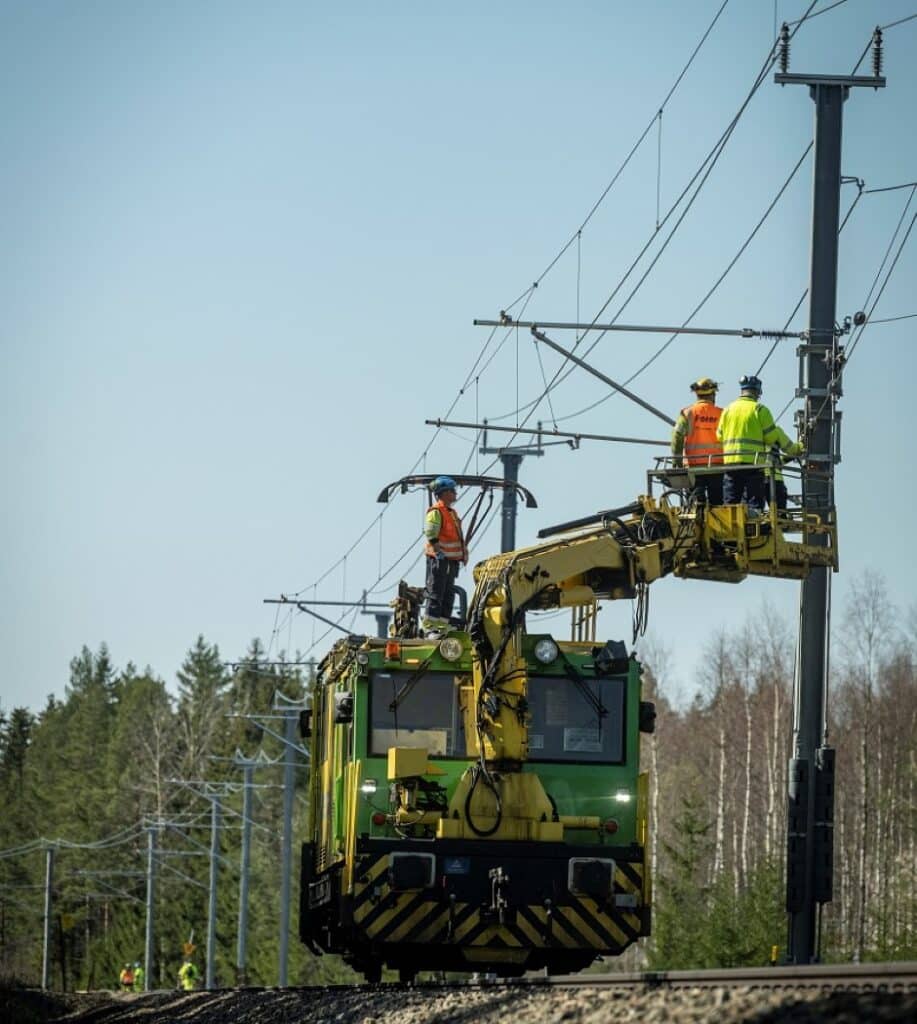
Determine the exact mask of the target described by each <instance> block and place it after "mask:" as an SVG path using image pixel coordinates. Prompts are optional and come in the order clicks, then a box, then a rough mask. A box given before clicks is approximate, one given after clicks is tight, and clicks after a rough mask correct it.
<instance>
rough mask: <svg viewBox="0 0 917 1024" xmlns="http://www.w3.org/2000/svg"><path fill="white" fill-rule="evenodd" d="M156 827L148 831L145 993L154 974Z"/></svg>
mask: <svg viewBox="0 0 917 1024" xmlns="http://www.w3.org/2000/svg"><path fill="white" fill-rule="evenodd" d="M155 883H156V826H155V825H149V826H148V827H147V830H146V934H145V936H144V940H145V941H144V943H143V991H144V992H149V991H150V983H151V977H150V975H151V974H152V972H153V915H154V912H155V908H156V900H155V892H156V890H155Z"/></svg>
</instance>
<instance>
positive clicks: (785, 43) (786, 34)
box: [780, 22, 790, 75]
mask: <svg viewBox="0 0 917 1024" xmlns="http://www.w3.org/2000/svg"><path fill="white" fill-rule="evenodd" d="M789 66H790V26H789V25H788V24H787V23H786V22H784V23H783V24H782V25H781V26H780V71H781V73H782V74H784V75H785V74H786V72H787V68H789Z"/></svg>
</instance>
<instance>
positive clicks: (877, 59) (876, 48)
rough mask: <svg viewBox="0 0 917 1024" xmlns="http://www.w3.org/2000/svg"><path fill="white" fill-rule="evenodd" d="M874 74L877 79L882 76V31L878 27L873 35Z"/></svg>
mask: <svg viewBox="0 0 917 1024" xmlns="http://www.w3.org/2000/svg"><path fill="white" fill-rule="evenodd" d="M872 73H873V75H874V76H875V77H876V78H879V76H880V75H881V74H882V29H881V28H879V26H878V25H876V30H875V32H873V34H872Z"/></svg>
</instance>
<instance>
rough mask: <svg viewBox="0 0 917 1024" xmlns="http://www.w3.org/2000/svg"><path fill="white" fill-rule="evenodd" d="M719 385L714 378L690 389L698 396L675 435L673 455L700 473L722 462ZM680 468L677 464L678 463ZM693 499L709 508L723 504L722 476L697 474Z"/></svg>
mask: <svg viewBox="0 0 917 1024" xmlns="http://www.w3.org/2000/svg"><path fill="white" fill-rule="evenodd" d="M718 387H719V384H717V382H716V381H715V380H713V379H712V378H711V377H701V378H700V379H699V380H696V381H695V382H694V383H693V384H692V385H691V390H692V391H693V392H694V394H695V395H696V396H697V401H696V402H695V403H694V404H693V405H688V406H686V407H685V408H684V409H682V410H681V412H680V413H679V414H678V419H677V420H676V421H675V429H674V430H673V431H672V454H673V455H674V456H676V459H677V457H678V456H680V457H681V460H682V462H683V464H684V465H686V466H695V467H697V468H698V469H701V468H704V467H709V468H713V467H714V466H715V467H717V468H719V467H720V466H721V465H722V462H723V446H722V445H721V444H720V442H719V441H718V440H717V436H716V428H717V426H718V425H719V422H720V416H721V415H722V412H723V410H722V409H721V408H720V407H719V406H718V405H717V404H716V391H717V388H718ZM676 464H677V462H676ZM694 497H695V498H696V499H697V500H698V501H706V502H707V504H708V505H722V504H723V477H722V473H720V472H715V473H698V474H697V475H696V476H695V479H694Z"/></svg>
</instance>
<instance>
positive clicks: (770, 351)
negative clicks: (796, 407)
mask: <svg viewBox="0 0 917 1024" xmlns="http://www.w3.org/2000/svg"><path fill="white" fill-rule="evenodd" d="M862 195H863V190H862V189H859V190H858V191H857V194H856V196H855V197H854V200H853V202H852V203H851V204H850V209H849V210H848V211H847V213H846V214H845V215H844V219H843V221H841V226H840V227H839V228H838V229H837V233H838V235H840V233H841V232H842V231H843V230H844V226H845V225H846V223H847V221H848V220H850V215H851V214H852V213H853V211H854V209H855V208H856V205H857V203H858V202H859V201H860V197H861V196H862ZM808 294H809V289H808V288H806V289H805V290H804V291H803V293H802V295H800V296H799V301H798V302H797V303H796V305H795V306H794V307H793V311H792V312H791V313H790V315H789V316H788V317H787V318H786V322H785V323H784V325H783V330H784V331H785V330H787V329H788V328H789V326H790V324H791V323H792V321H793V318H794V317H795V316H796V314H797V313H798V312H799V307H800V306H801V305H802V304H803V302H805V300H806V296H807V295H808ZM780 340H781V339H780V338H775V339H774V343H773V344H772V345H771V347H770V349H768V352H767V355H766V356H765V357H764V360H763V362H762V363H761V365H760V366H759V367H758V369H757V370H756V371H755V376H756V377H758V376H760V375H761V371H762V370H763V369H764V367H765V366H767V364H768V362H769V361H770V358H771V356H772V355H773V354H774V353H775V352H776V351H777V346H778V345H779V344H780ZM793 397H794V398H795V397H796V396H795V395H794V396H793ZM790 401H792V399H790ZM784 411H785V410H784ZM780 415H781V416H782V415H783V413H781V414H780ZM777 419H780V416H778V417H777Z"/></svg>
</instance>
